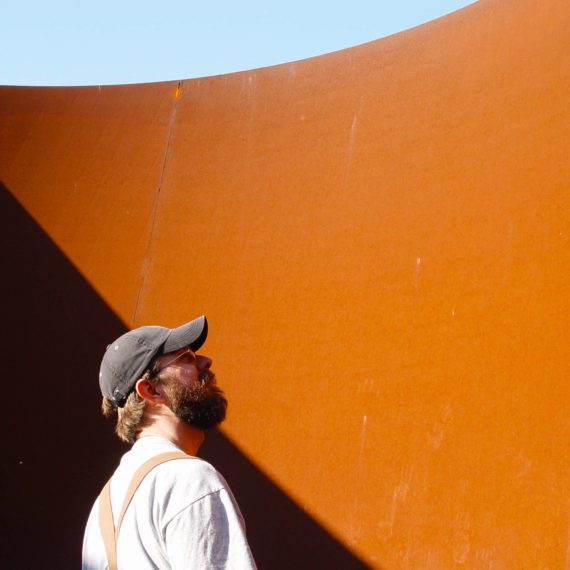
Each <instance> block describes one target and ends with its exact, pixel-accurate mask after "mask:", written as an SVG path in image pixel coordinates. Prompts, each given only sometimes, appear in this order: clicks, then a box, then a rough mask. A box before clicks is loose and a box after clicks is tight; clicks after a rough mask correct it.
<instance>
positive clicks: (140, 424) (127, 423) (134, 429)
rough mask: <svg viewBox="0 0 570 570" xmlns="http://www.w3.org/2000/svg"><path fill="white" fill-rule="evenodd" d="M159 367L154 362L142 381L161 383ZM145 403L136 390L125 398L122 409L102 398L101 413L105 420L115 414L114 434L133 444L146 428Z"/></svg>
mask: <svg viewBox="0 0 570 570" xmlns="http://www.w3.org/2000/svg"><path fill="white" fill-rule="evenodd" d="M158 373H159V366H158V363H157V362H156V361H155V362H154V363H153V364H152V365H151V366H150V368H149V369H148V370H147V371H146V372H145V373H144V374H143V376H142V378H143V380H150V381H151V382H155V383H156V384H160V383H161V382H162V381H161V379H160V377H159V374H158ZM145 406H146V402H145V400H144V398H141V397H140V396H139V395H138V394H137V391H136V390H133V391H132V392H131V393H130V394H129V395H128V397H127V401H126V402H125V405H124V407H122V408H116V407H115V406H114V405H113V402H112V401H111V400H110V399H109V398H105V397H103V402H102V403H101V411H102V412H103V415H104V416H105V417H107V418H109V417H113V416H114V415H115V414H117V425H116V426H115V433H116V434H117V435H118V436H119V438H120V439H122V440H123V441H125V442H126V443H134V442H135V441H136V440H137V438H138V436H139V434H140V433H141V431H142V430H143V428H145V427H146V426H147V422H146V420H145V419H144V409H145Z"/></svg>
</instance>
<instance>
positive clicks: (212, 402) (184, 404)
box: [165, 370, 228, 429]
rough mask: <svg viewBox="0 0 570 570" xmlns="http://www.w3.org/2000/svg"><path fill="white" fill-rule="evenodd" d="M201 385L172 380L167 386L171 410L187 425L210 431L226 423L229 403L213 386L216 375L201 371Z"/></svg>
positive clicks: (219, 390) (221, 392)
mask: <svg viewBox="0 0 570 570" xmlns="http://www.w3.org/2000/svg"><path fill="white" fill-rule="evenodd" d="M198 378H199V379H200V384H197V385H195V386H186V385H184V384H182V383H181V382H178V381H175V380H171V381H170V382H168V383H167V385H166V386H165V392H166V394H167V396H168V399H169V400H170V409H171V410H172V411H173V412H174V413H175V414H176V415H177V416H178V417H179V418H180V419H181V420H184V421H185V422H186V423H187V424H189V425H191V426H193V427H195V428H198V429H210V428H213V427H215V426H217V425H218V424H220V423H221V422H223V421H224V419H225V417H226V408H227V407H228V401H227V400H226V398H225V397H224V393H223V391H222V390H221V389H220V388H218V387H217V386H216V385H214V384H213V382H214V375H213V374H212V373H210V372H209V371H207V370H205V371H201V372H200V373H199V375H198Z"/></svg>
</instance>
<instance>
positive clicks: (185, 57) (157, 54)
mask: <svg viewBox="0 0 570 570" xmlns="http://www.w3.org/2000/svg"><path fill="white" fill-rule="evenodd" d="M472 2H473V0H399V2H396V1H394V0H376V1H373V0H352V1H351V2H349V1H343V2H338V1H336V2H335V1H334V0H332V1H331V0H329V1H328V2H326V1H324V0H314V1H312V2H311V0H304V1H301V0H288V1H285V0H283V1H281V0H279V1H274V2H267V1H266V2H262V1H260V0H242V1H239V0H233V1H227V0H220V1H215V0H211V1H210V2H204V1H202V2H198V1H194V0H185V1H183V0H172V1H168V0H165V1H164V2H158V1H156V0H155V1H152V2H151V1H149V0H138V1H133V0H115V1H114V2H111V1H109V0H99V1H98V2H94V1H91V2H86V1H82V0H51V1H47V0H41V1H40V0H0V53H1V54H2V55H1V56H0V84H3V85H108V84H115V83H141V82H148V81H166V80H174V79H187V78H191V77H202V76H207V75H219V74H222V73H230V72H233V71H242V70H244V69H252V68H256V67H264V66H267V65H274V64H277V63H284V62H287V61H294V60H298V59H304V58H306V57H312V56H315V55H320V54H323V53H328V52H331V51H335V50H338V49H343V48H346V47H349V46H353V45H358V44H360V43H364V42H367V41H371V40H374V39H377V38H380V37H384V36H387V35H390V34H393V33H396V32H399V31H401V30H404V29H407V28H410V27H413V26H416V25H419V24H421V23H423V22H426V21H429V20H432V19H434V18H437V17H439V16H442V15H444V14H447V13H449V12H452V11H454V10H457V9H459V8H462V7H463V6H466V5H468V4H471V3H472Z"/></svg>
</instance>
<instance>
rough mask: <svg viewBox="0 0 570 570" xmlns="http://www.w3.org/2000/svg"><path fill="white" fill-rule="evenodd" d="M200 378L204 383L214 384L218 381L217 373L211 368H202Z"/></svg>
mask: <svg viewBox="0 0 570 570" xmlns="http://www.w3.org/2000/svg"><path fill="white" fill-rule="evenodd" d="M198 380H200V382H201V383H202V384H206V383H209V384H213V383H214V382H215V381H216V375H215V374H214V373H213V372H210V371H209V370H201V371H200V372H199V373H198Z"/></svg>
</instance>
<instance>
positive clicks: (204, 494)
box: [82, 316, 255, 570]
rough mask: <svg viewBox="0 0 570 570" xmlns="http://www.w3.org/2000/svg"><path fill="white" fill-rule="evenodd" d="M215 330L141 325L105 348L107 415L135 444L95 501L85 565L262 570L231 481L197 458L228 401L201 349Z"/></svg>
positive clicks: (89, 569)
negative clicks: (229, 483)
mask: <svg viewBox="0 0 570 570" xmlns="http://www.w3.org/2000/svg"><path fill="white" fill-rule="evenodd" d="M207 334H208V324H207V321H206V317H204V316H202V317H198V318H197V319H194V320H193V321H190V322H189V323H186V324H185V325H182V326H180V327H178V328H176V329H168V328H164V327H156V326H149V327H140V328H138V329H135V330H132V331H130V332H128V333H126V334H124V335H122V336H121V337H119V338H118V339H117V340H116V341H115V342H113V343H111V344H110V345H109V346H108V347H107V350H106V352H105V355H104V356H103V361H102V363H101V371H100V373H99V385H100V387H101V392H102V394H103V406H102V407H103V413H104V414H105V415H106V416H114V415H116V416H117V424H116V428H115V431H116V433H117V435H118V436H119V437H120V438H121V439H122V440H123V441H126V442H128V443H131V444H133V446H132V448H131V450H130V451H128V452H127V453H126V454H125V455H124V456H123V457H122V459H121V462H120V464H119V466H118V467H117V469H116V471H115V473H114V474H113V476H112V477H111V479H110V480H109V482H108V483H107V485H106V486H105V488H104V489H103V491H102V492H101V494H100V495H99V497H98V499H97V500H96V501H95V504H94V505H93V508H92V510H91V514H90V515H89V520H88V522H87V527H86V529H85V537H84V541H83V564H82V568H83V570H105V569H107V568H108V569H109V570H116V569H119V570H134V569H136V570H146V569H160V570H164V569H167V568H169V569H173V570H174V569H181V568H184V569H202V568H203V569H206V568H207V569H213V570H218V569H220V570H222V569H228V570H229V569H230V568H231V569H232V570H238V569H243V570H251V569H255V562H254V560H253V557H252V554H251V551H250V548H249V545H248V543H247V540H246V536H245V525H244V522H243V518H242V516H241V513H240V511H239V507H238V505H237V503H236V501H235V499H234V497H233V495H232V493H231V491H230V489H229V487H228V485H227V483H226V481H225V480H224V478H223V477H222V476H221V475H220V474H219V473H218V472H217V471H216V470H215V469H214V468H213V467H212V466H211V465H210V464H209V463H207V462H205V461H203V460H201V459H198V458H196V457H195V454H196V453H197V451H198V449H199V447H200V445H201V444H202V442H203V440H204V431H205V430H208V429H210V428H213V427H214V426H216V425H218V424H219V423H220V422H222V421H223V420H224V418H225V415H226V407H227V401H226V399H225V397H224V394H223V392H222V390H221V389H220V388H219V387H218V386H217V385H216V377H215V375H214V374H213V372H212V371H211V370H210V367H211V365H212V360H211V359H210V358H209V357H208V356H204V355H201V354H200V355H199V354H196V351H197V350H198V349H199V348H200V347H201V346H202V345H203V344H204V341H205V340H206V336H207Z"/></svg>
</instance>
